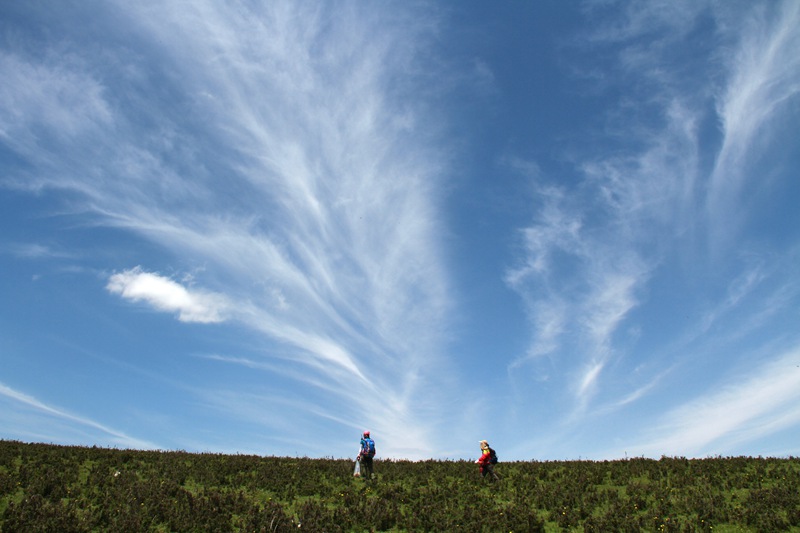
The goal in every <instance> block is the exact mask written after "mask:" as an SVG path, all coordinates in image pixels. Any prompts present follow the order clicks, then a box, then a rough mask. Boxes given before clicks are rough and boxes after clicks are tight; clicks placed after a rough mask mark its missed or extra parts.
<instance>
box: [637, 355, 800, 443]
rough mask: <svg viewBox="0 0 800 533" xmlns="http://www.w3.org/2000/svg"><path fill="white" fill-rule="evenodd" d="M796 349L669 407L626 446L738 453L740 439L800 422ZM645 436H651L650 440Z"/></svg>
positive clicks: (744, 440)
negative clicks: (646, 433) (696, 396)
mask: <svg viewBox="0 0 800 533" xmlns="http://www.w3.org/2000/svg"><path fill="white" fill-rule="evenodd" d="M799 360H800V349H798V348H794V349H791V350H789V351H788V352H785V353H783V354H780V355H779V356H778V357H776V358H774V359H773V360H772V361H770V362H769V363H768V364H765V365H764V366H762V367H761V368H760V369H759V370H758V371H757V372H756V373H755V374H749V375H747V376H732V377H729V378H727V383H725V384H724V385H721V386H719V387H718V389H717V390H715V391H712V392H709V393H708V394H705V395H703V396H701V397H698V398H696V399H693V400H690V401H688V402H686V403H684V404H682V405H681V406H679V407H677V408H675V409H673V410H672V411H670V412H668V413H667V414H666V415H664V416H663V418H662V419H661V420H660V421H659V422H658V423H657V424H656V425H655V427H654V428H653V429H652V431H651V434H649V435H642V436H641V437H639V439H640V440H639V441H638V442H631V443H630V445H629V446H628V448H627V449H628V451H629V452H630V453H632V454H633V455H646V456H649V457H652V456H658V455H659V454H670V455H682V456H690V457H701V456H703V455H712V454H724V453H729V454H736V453H738V452H737V446H739V445H741V444H742V443H747V442H751V441H754V440H757V439H761V438H764V437H766V436H770V435H772V434H775V433H777V432H780V431H781V430H783V429H786V428H788V427H791V426H793V425H795V424H797V423H798V422H800V407H798V406H800V402H799V401H798V400H800V368H798V364H797V362H798V361H799ZM648 439H649V440H648Z"/></svg>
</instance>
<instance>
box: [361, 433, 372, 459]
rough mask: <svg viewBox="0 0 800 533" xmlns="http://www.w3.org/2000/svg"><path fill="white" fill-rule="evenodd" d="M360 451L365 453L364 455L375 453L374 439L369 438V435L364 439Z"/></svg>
mask: <svg viewBox="0 0 800 533" xmlns="http://www.w3.org/2000/svg"><path fill="white" fill-rule="evenodd" d="M361 451H362V453H365V454H366V455H369V456H370V457H372V456H373V455H375V441H374V440H372V439H370V438H369V437H367V438H366V439H364V444H363V445H362V447H361Z"/></svg>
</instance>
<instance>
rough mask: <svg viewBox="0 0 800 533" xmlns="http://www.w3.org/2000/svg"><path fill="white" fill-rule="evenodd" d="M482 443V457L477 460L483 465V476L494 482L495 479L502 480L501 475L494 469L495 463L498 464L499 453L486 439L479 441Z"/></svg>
mask: <svg viewBox="0 0 800 533" xmlns="http://www.w3.org/2000/svg"><path fill="white" fill-rule="evenodd" d="M479 444H480V445H481V456H480V458H479V459H478V460H477V461H475V462H476V463H478V464H479V465H480V467H481V477H482V478H483V479H486V477H487V476H488V477H489V481H491V482H492V483H494V482H495V481H500V476H498V475H497V473H496V472H495V471H494V465H496V464H497V454H496V453H495V451H494V450H493V449H492V448H491V447H490V446H489V443H488V442H487V441H485V440H482V441H480V442H479Z"/></svg>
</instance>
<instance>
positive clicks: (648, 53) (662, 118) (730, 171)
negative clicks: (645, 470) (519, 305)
mask: <svg viewBox="0 0 800 533" xmlns="http://www.w3.org/2000/svg"><path fill="white" fill-rule="evenodd" d="M586 6H587V9H589V10H590V11H591V13H592V14H593V15H597V16H598V17H599V18H598V19H597V20H598V21H600V22H599V23H598V24H597V26H596V31H595V32H594V33H592V34H591V35H590V36H588V37H587V40H588V41H589V42H590V43H591V46H594V47H596V46H602V47H605V49H606V50H607V51H608V52H609V53H610V55H611V56H612V57H614V58H615V61H614V62H612V63H611V64H609V65H607V67H606V68H605V69H604V71H603V72H604V73H605V74H606V75H607V77H606V78H604V80H602V81H603V83H601V84H600V85H599V86H600V87H601V88H602V87H610V86H612V85H613V84H614V83H615V82H614V81H613V80H612V78H611V77H610V76H608V75H609V73H612V72H614V73H617V75H618V79H620V80H624V81H623V83H624V84H625V87H624V89H621V90H620V94H621V96H620V97H619V98H618V100H616V101H612V102H608V101H605V103H606V105H605V107H603V109H604V115H605V116H604V122H603V124H604V126H605V129H603V130H602V132H594V133H593V134H592V135H591V138H592V139H594V140H596V139H603V142H600V143H588V146H590V147H591V148H588V149H581V148H573V149H572V150H571V151H570V157H571V158H572V160H573V161H574V164H575V168H576V174H577V176H578V185H575V186H569V185H561V184H558V183H557V182H556V177H553V178H552V179H549V178H548V176H547V175H546V174H544V173H541V172H537V173H535V175H532V176H531V179H532V181H533V182H534V187H533V188H534V197H535V202H536V204H537V209H536V215H535V218H534V220H533V221H532V223H531V224H530V225H529V226H527V227H525V228H523V229H521V231H520V257H519V258H518V262H517V263H516V264H515V265H514V266H513V267H512V268H511V269H509V271H508V273H507V276H506V281H507V282H508V283H509V286H511V287H512V288H513V289H514V290H515V291H517V292H518V293H519V294H520V296H521V297H522V299H523V301H524V302H525V303H526V308H527V313H528V316H529V321H530V324H531V345H530V348H529V350H528V354H527V355H526V356H525V357H523V358H520V359H517V360H516V361H514V362H513V363H512V366H514V367H515V368H516V367H519V366H520V365H523V364H526V362H531V363H532V362H533V361H534V360H535V359H537V358H541V357H547V359H548V360H549V361H551V365H555V366H560V367H562V368H565V369H572V371H571V373H570V374H571V376H572V378H571V379H570V380H569V383H568V387H567V389H566V390H569V391H571V394H572V396H573V398H572V401H573V402H574V405H575V406H576V412H577V413H580V412H582V411H583V409H584V408H585V407H586V406H587V402H588V401H589V400H590V399H591V398H593V397H594V396H596V395H597V394H598V393H599V392H601V391H602V390H603V389H602V386H603V382H604V380H603V378H604V372H606V371H607V370H606V369H607V368H608V366H609V363H611V362H615V363H619V361H620V359H621V358H624V356H625V348H623V344H622V342H620V340H621V339H625V338H627V336H628V334H627V333H626V332H625V330H624V329H623V326H624V325H625V324H626V323H628V322H627V321H628V320H629V319H630V317H631V315H632V313H634V312H635V311H636V310H638V309H640V307H641V306H642V305H643V303H645V302H647V295H648V293H649V292H650V291H651V288H652V286H653V284H654V283H655V282H658V283H661V284H663V283H665V281H664V279H663V278H661V277H658V276H660V275H661V272H662V271H663V270H664V269H666V268H674V267H675V266H676V265H677V266H678V267H681V266H682V267H683V268H684V271H683V272H680V273H678V274H677V275H676V276H675V277H674V279H676V280H677V279H680V277H681V276H684V275H685V276H689V277H691V276H693V275H694V274H695V273H697V272H700V271H704V270H705V269H706V268H714V267H709V263H706V262H705V261H702V262H700V263H699V264H692V265H685V264H684V265H681V261H682V260H681V259H680V257H681V256H683V255H685V254H686V253H687V252H688V251H689V249H691V251H692V253H694V252H696V251H697V250H698V248H700V247H707V252H708V251H710V250H717V251H719V250H721V249H723V248H721V247H722V246H724V247H729V246H730V242H731V241H730V239H729V237H730V235H733V233H732V232H734V231H735V228H736V227H737V226H738V224H739V223H738V222H737V221H742V220H745V219H746V218H747V217H748V214H747V210H746V209H740V208H737V207H735V206H737V205H738V206H739V207H741V205H740V198H739V194H740V192H739V191H741V190H743V188H745V187H747V186H748V185H747V184H748V183H750V182H753V183H754V181H753V180H760V179H761V178H760V177H759V176H758V175H754V174H753V172H751V169H749V167H748V165H750V164H751V163H752V162H753V161H756V160H757V158H758V157H760V156H761V155H762V154H763V153H764V150H765V149H766V145H765V142H767V139H770V138H771V136H770V132H772V131H780V115H779V110H780V109H788V107H786V106H789V105H791V103H792V102H795V101H796V95H797V88H798V87H799V86H800V85H799V84H798V83H797V80H798V76H800V69H799V68H798V59H797V57H796V56H797V54H794V55H792V57H788V55H787V54H789V55H791V54H792V52H790V50H792V51H793V50H795V49H797V48H798V46H797V39H798V38H800V33H798V32H797V31H796V28H797V27H798V24H797V17H798V16H799V15H798V13H800V10H799V9H798V7H797V5H796V3H792V2H783V3H780V4H779V5H777V6H775V9H766V8H765V7H764V6H763V5H758V6H755V7H754V8H753V9H752V10H748V12H747V14H746V15H745V16H744V17H742V13H741V12H740V11H738V10H736V9H732V10H731V11H728V10H727V8H726V7H725V6H712V5H705V4H702V3H696V2H679V3H677V4H675V3H673V4H671V5H670V8H669V9H664V6H662V5H660V4H647V5H638V4H627V7H625V9H623V11H622V14H623V16H620V12H619V9H618V8H619V7H620V6H619V5H617V4H615V5H614V7H613V9H611V10H610V11H606V10H607V9H608V8H609V6H608V5H607V4H606V3H591V2H589V3H587V4H586ZM734 12H735V15H734ZM604 13H606V14H612V15H613V16H610V17H609V18H608V19H605V18H604V17H603V14H604ZM737 17H738V19H737ZM734 19H737V20H734ZM694 32H697V35H699V34H701V33H702V34H705V35H708V34H711V35H714V37H715V39H716V41H715V43H716V44H714V45H711V44H709V41H704V42H700V41H697V40H696V37H694V36H693V35H694ZM714 32H716V34H715V33H714ZM677 43H681V46H680V47H676V46H674V45H676V44H677ZM687 43H689V44H687ZM573 44H574V43H573ZM732 44H733V47H734V49H735V50H737V52H735V53H734V54H732V55H731V59H730V60H727V59H725V60H722V54H721V53H720V52H719V51H718V48H716V47H715V46H723V45H724V46H731V45H732ZM687 47H688V48H689V49H692V50H694V51H695V52H696V53H695V54H693V55H692V57H684V58H680V57H678V56H677V55H675V54H674V50H678V49H680V50H686V49H687ZM726 57H727V56H726ZM694 72H702V73H703V76H700V77H698V76H696V75H694V74H693V73H694ZM720 82H721V83H722V84H721V85H719V84H720ZM592 97H595V98H597V95H595V94H593V95H592ZM717 113H718V116H719V118H720V121H721V124H722V126H723V129H722V131H721V136H720V137H719V139H720V142H721V144H719V145H715V143H714V139H715V136H714V135H712V134H710V133H709V123H710V122H711V121H713V120H714V119H715V118H716V116H717V115H716V114H717ZM757 132H758V133H757ZM708 153H714V154H716V157H713V158H709V157H708V155H706V154H708ZM517 168H520V166H519V165H517ZM537 168H538V167H537ZM756 174H757V173H756ZM727 184H730V185H731V187H730V188H728V185H727ZM723 205H724V206H725V207H724V208H723V207H722V206H723ZM725 235H727V236H725ZM708 253H709V254H710V252H708ZM699 257H708V256H706V255H705V252H704V253H703V254H701V255H700V256H699ZM695 261H697V259H695ZM668 264H669V267H667V265H668ZM747 270H749V269H747ZM703 275H704V274H703ZM753 275H754V276H758V273H757V271H756V272H755V273H754V274H753ZM654 278H656V279H655V281H654ZM739 281H741V282H743V283H744V285H741V284H737V285H736V287H739V288H740V289H741V290H743V291H745V292H746V291H749V290H750V288H751V287H752V286H753V284H755V283H757V282H758V279H757V278H752V277H746V278H742V279H740V280H739ZM725 290H726V289H725V287H724V286H723V287H721V288H720V292H722V293H723V296H721V297H722V298H723V299H725V298H726V296H725ZM732 290H735V287H734V289H732ZM727 294H728V295H727V298H728V300H727V301H726V303H725V304H724V305H722V306H717V305H716V304H713V303H712V304H710V307H709V309H720V308H726V309H727V308H731V307H736V306H738V305H739V301H738V299H737V298H738V297H737V293H735V292H734V293H727ZM743 294H744V293H740V294H738V296H742V295H743ZM715 297H716V296H712V295H709V298H710V299H711V300H712V301H713V299H714V298H715ZM647 303H648V305H649V306H650V307H651V308H652V307H653V306H654V305H657V304H658V302H647ZM755 308H759V309H760V306H756V307H755ZM709 313H713V311H709ZM699 314H700V316H701V317H702V316H705V317H709V316H711V315H709V314H708V313H703V312H702V311H700V313H699ZM700 322H702V320H700ZM665 325H666V324H665ZM751 331H752V330H751ZM532 366H533V367H535V368H538V369H541V368H542V367H541V365H538V366H537V365H532ZM621 367H625V365H621ZM551 370H552V369H551ZM551 373H557V372H555V371H552V372H551ZM655 374H656V376H658V377H655V378H654V377H652V376H649V377H644V376H643V378H644V379H645V385H641V384H639V385H634V387H633V391H634V392H633V393H630V392H625V391H619V392H620V393H621V394H620V395H619V397H621V398H623V399H625V398H628V399H629V398H641V397H642V395H643V394H644V393H647V392H648V391H653V390H656V387H655V384H656V383H657V382H658V380H660V379H662V378H664V377H665V376H667V375H668V374H667V373H664V372H661V371H655ZM606 377H609V378H611V376H606ZM609 382H617V383H618V380H617V379H608V380H606V383H608V386H609V387H612V388H613V387H615V386H616V385H612V384H611V383H609ZM636 391H638V392H636ZM612 394H613V393H612ZM612 403H614V402H612ZM628 403H629V401H623V402H621V403H617V405H626V404H628Z"/></svg>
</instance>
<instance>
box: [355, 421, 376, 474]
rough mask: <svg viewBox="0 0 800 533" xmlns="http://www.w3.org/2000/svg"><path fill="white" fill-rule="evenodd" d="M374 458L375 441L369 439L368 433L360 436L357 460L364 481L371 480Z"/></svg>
mask: <svg viewBox="0 0 800 533" xmlns="http://www.w3.org/2000/svg"><path fill="white" fill-rule="evenodd" d="M373 457H375V441H374V440H372V439H371V438H370V437H369V431H365V432H364V434H363V435H362V436H361V451H360V452H358V460H359V461H361V477H362V478H363V479H364V481H369V480H370V479H372V474H373V471H372V458H373Z"/></svg>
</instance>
